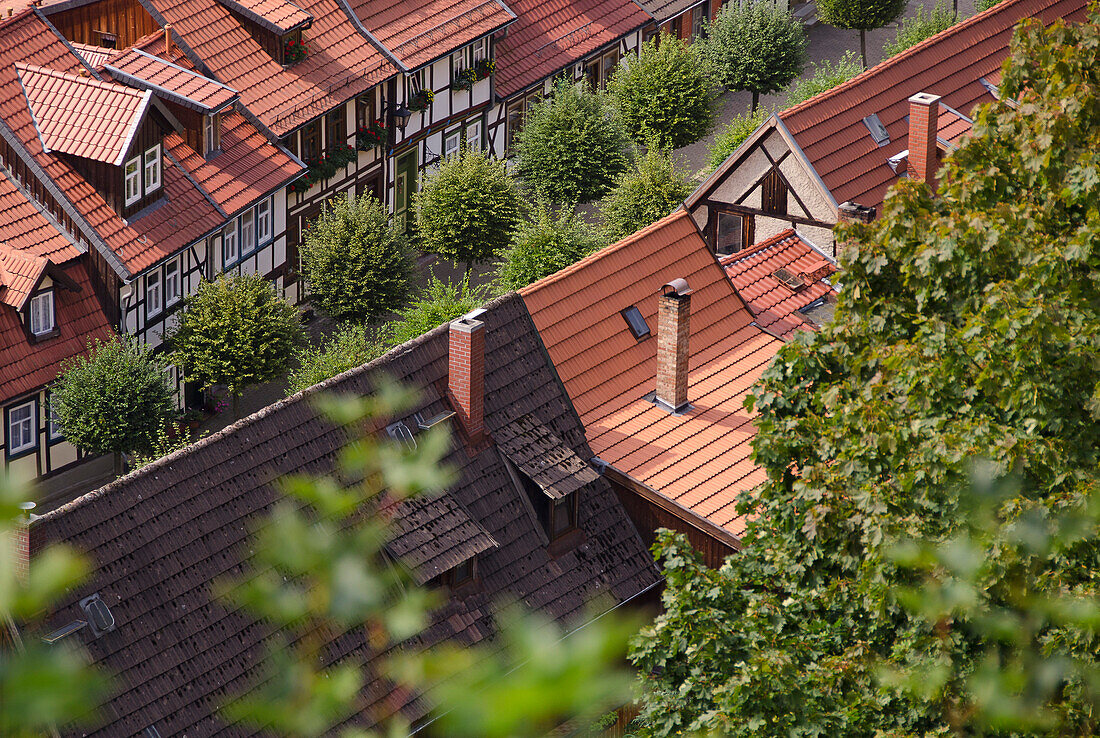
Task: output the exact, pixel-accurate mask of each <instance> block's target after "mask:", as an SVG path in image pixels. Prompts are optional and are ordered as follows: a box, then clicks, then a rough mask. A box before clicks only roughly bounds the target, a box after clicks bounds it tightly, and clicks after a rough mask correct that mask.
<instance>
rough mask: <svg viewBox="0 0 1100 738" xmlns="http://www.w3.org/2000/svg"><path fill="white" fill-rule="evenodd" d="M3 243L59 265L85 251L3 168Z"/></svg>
mask: <svg viewBox="0 0 1100 738" xmlns="http://www.w3.org/2000/svg"><path fill="white" fill-rule="evenodd" d="M0 243H2V244H4V245H5V246H7V247H8V248H10V249H15V250H18V251H20V252H22V253H24V254H28V255H30V256H40V257H44V258H46V259H49V260H50V261H52V262H53V263H55V264H60V263H62V262H66V261H68V260H70V259H75V258H76V257H78V256H80V253H81V252H80V249H78V248H77V247H76V246H74V245H73V243H72V241H70V240H69V238H68V237H66V236H65V234H63V233H62V232H61V230H60V227H59V226H57V224H56V223H55V222H54V221H53V220H52V217H51V216H49V215H47V214H45V213H43V212H42V211H41V210H40V209H39V208H38V207H37V206H35V204H34V203H32V202H31V201H30V200H29V199H28V197H27V196H26V195H24V194H23V193H22V192H21V191H20V190H19V188H18V187H17V186H16V184H15V182H13V181H12V180H11V179H9V178H8V175H7V173H6V172H4V171H3V170H0Z"/></svg>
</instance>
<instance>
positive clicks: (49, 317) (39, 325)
mask: <svg viewBox="0 0 1100 738" xmlns="http://www.w3.org/2000/svg"><path fill="white" fill-rule="evenodd" d="M30 327H31V333H33V334H34V335H36V336H44V335H46V334H47V333H49V332H50V331H52V330H53V329H54V328H56V327H57V325H56V320H55V316H54V305H53V290H47V291H45V292H39V293H38V294H37V295H35V296H34V297H32V298H31V302H30Z"/></svg>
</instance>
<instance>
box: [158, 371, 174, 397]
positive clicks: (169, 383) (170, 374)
mask: <svg viewBox="0 0 1100 738" xmlns="http://www.w3.org/2000/svg"><path fill="white" fill-rule="evenodd" d="M161 371H162V372H164V386H165V387H167V388H168V394H170V395H175V394H176V367H174V366H172V365H171V364H169V365H168V366H166V367H164V368H163V369H161Z"/></svg>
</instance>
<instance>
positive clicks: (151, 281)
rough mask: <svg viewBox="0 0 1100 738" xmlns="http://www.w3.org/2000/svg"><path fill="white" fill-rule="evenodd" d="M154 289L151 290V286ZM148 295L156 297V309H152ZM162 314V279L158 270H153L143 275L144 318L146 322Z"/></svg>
mask: <svg viewBox="0 0 1100 738" xmlns="http://www.w3.org/2000/svg"><path fill="white" fill-rule="evenodd" d="M154 285H155V286H156V289H155V290H153V289H151V288H152V287H153V286H154ZM150 294H155V295H156V296H157V300H158V302H157V306H156V309H153V307H152V301H151V300H150V299H149V295H150ZM163 312H164V279H163V278H162V275H161V273H160V269H154V270H153V271H151V272H149V273H148V274H146V275H145V318H146V320H148V319H150V318H154V317H156V316H158V315H160V314H161V313H163Z"/></svg>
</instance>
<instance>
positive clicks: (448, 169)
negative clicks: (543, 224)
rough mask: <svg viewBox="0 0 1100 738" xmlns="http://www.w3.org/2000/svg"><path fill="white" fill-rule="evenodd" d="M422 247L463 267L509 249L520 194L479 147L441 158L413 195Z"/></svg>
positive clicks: (517, 216) (491, 158) (498, 163)
mask: <svg viewBox="0 0 1100 738" xmlns="http://www.w3.org/2000/svg"><path fill="white" fill-rule="evenodd" d="M415 199H416V202H415V207H416V224H417V229H418V231H419V234H420V241H421V248H423V249H424V251H427V252H429V253H432V254H439V255H440V256H444V257H446V258H448V259H450V260H452V261H455V262H463V263H465V265H466V273H467V274H469V273H470V268H471V266H472V264H473V262H475V261H477V262H480V261H485V260H487V259H490V258H492V257H493V255H494V254H497V253H498V252H500V251H503V250H504V248H505V247H507V245H508V242H509V241H510V240H511V238H512V231H513V230H514V229H515V227H516V223H517V222H518V221H519V193H518V192H517V190H516V184H515V182H514V181H513V180H512V178H511V177H510V176H508V172H507V171H506V170H505V167H504V163H503V162H501V161H498V160H497V159H494V158H493V157H492V155H491V154H489V153H488V152H482V151H481V150H479V149H464V150H463V151H462V152H460V153H459V154H456V155H454V156H449V157H447V158H446V159H444V160H443V163H442V164H441V165H440V167H439V171H438V172H436V173H435V174H433V175H431V176H429V177H427V178H426V179H425V180H424V183H423V185H422V187H421V189H420V191H419V192H418V193H416V196H415Z"/></svg>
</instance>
